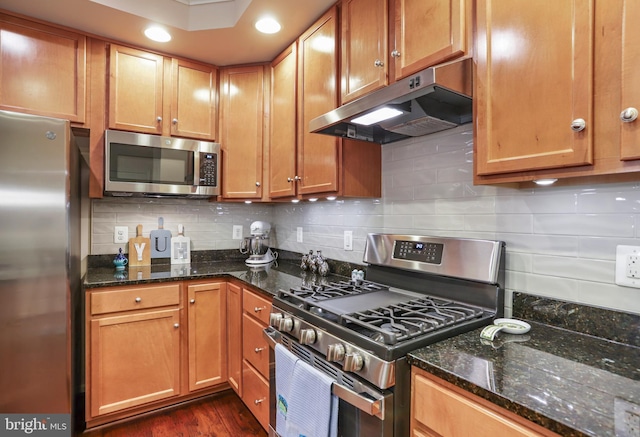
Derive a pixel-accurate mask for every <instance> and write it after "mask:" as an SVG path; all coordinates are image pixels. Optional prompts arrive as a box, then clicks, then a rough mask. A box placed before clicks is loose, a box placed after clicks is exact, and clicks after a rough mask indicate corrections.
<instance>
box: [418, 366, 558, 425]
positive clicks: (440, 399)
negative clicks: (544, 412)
mask: <svg viewBox="0 0 640 437" xmlns="http://www.w3.org/2000/svg"><path fill="white" fill-rule="evenodd" d="M411 430H412V431H411V435H412V436H413V437H456V436H461V435H473V436H475V437H485V436H486V437H493V436H510V437H512V436H513V437H543V436H547V437H551V436H557V434H555V433H553V432H551V431H549V430H547V429H545V428H543V427H541V426H539V425H537V424H534V423H532V422H529V421H527V420H526V419H524V418H522V417H519V416H517V415H515V414H513V413H511V412H510V411H507V410H505V409H503V408H501V407H498V406H497V405H494V404H492V403H490V402H488V401H486V400H484V399H482V398H480V397H478V396H475V395H473V394H471V393H469V392H466V391H464V390H462V389H460V388H458V387H455V386H454V385H452V384H450V383H448V382H446V381H444V380H442V379H439V378H437V377H435V376H433V375H431V374H429V373H427V372H425V371H423V370H422V369H418V368H416V367H412V368H411Z"/></svg>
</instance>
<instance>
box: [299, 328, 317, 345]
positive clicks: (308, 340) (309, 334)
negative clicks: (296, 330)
mask: <svg viewBox="0 0 640 437" xmlns="http://www.w3.org/2000/svg"><path fill="white" fill-rule="evenodd" d="M315 342H316V331H314V330H313V329H309V328H305V329H301V330H300V344H313V343H315Z"/></svg>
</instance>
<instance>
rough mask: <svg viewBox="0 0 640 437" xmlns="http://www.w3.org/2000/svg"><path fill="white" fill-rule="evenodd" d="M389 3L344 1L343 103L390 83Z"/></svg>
mask: <svg viewBox="0 0 640 437" xmlns="http://www.w3.org/2000/svg"><path fill="white" fill-rule="evenodd" d="M387 10H388V9H387V0H373V1H372V0H343V2H342V4H341V10H340V11H341V16H340V18H341V23H342V34H341V38H340V41H341V45H342V50H341V60H342V62H341V68H342V73H341V86H340V92H341V99H340V101H341V104H344V103H347V102H349V101H351V100H354V99H356V98H358V97H361V96H363V95H365V94H367V93H369V92H371V91H373V90H376V89H378V88H381V87H383V86H385V85H387V83H388V73H387V71H388V67H387V66H388V63H387V52H388V50H387V47H388V43H387V39H388V34H389V30H388V28H389V26H388V20H389V16H388V13H387Z"/></svg>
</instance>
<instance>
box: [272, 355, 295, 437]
mask: <svg viewBox="0 0 640 437" xmlns="http://www.w3.org/2000/svg"><path fill="white" fill-rule="evenodd" d="M275 359H276V404H275V405H276V432H277V433H278V435H280V436H284V435H285V431H286V423H287V422H286V421H287V412H288V409H289V396H290V393H291V389H290V388H291V381H292V380H293V369H294V367H295V365H296V362H298V358H297V357H296V356H295V355H293V354H292V353H291V352H289V351H288V350H287V348H286V347H284V346H283V345H281V344H280V343H276V347H275Z"/></svg>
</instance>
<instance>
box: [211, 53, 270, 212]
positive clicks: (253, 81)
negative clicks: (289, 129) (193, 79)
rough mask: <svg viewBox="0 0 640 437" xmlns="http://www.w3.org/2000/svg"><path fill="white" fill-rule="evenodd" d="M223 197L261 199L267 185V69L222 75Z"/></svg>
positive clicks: (250, 68) (239, 69)
mask: <svg viewBox="0 0 640 437" xmlns="http://www.w3.org/2000/svg"><path fill="white" fill-rule="evenodd" d="M220 88H221V95H220V142H221V144H222V197H223V198H226V199H260V198H261V197H262V183H263V177H262V175H263V171H262V170H263V162H262V156H263V132H264V129H263V120H264V67H263V66H262V65H258V66H248V67H231V68H224V69H222V70H221V74H220Z"/></svg>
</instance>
